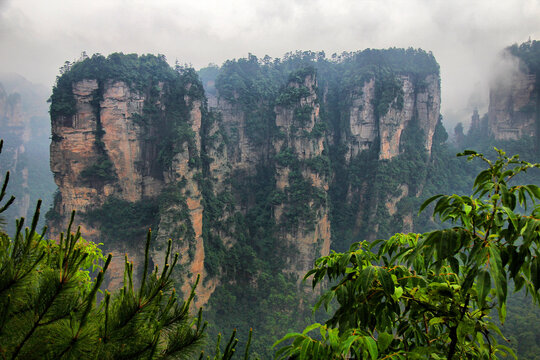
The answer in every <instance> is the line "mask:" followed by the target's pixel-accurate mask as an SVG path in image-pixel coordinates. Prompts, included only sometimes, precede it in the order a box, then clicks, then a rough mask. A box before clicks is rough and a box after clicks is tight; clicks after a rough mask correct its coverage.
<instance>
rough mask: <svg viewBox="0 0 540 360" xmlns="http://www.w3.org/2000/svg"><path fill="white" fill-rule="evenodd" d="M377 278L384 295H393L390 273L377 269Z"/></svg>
mask: <svg viewBox="0 0 540 360" xmlns="http://www.w3.org/2000/svg"><path fill="white" fill-rule="evenodd" d="M378 278H379V281H380V282H381V285H382V288H383V290H384V292H385V293H386V295H388V296H392V295H394V282H393V281H392V277H391V276H390V273H388V270H386V269H384V268H382V267H380V268H378Z"/></svg>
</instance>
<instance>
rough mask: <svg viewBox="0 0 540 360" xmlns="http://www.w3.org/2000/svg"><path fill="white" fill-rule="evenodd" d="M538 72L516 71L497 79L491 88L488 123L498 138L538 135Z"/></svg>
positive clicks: (510, 138) (508, 138)
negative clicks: (535, 73)
mask: <svg viewBox="0 0 540 360" xmlns="http://www.w3.org/2000/svg"><path fill="white" fill-rule="evenodd" d="M538 92H539V89H538V88H537V79H536V75H534V74H529V73H525V72H524V71H522V70H520V71H515V72H512V73H510V74H505V75H504V77H503V78H501V79H496V80H495V81H494V82H493V83H492V85H491V89H490V94H489V109H488V126H489V131H490V132H491V135H492V136H493V137H495V139H497V140H518V139H521V138H523V137H526V136H537V135H538V134H536V132H537V119H538V116H539V115H538V111H539V110H538V109H539V107H538V106H539V104H538V102H539V101H540V99H539V98H538Z"/></svg>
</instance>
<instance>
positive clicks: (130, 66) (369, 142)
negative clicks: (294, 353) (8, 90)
mask: <svg viewBox="0 0 540 360" xmlns="http://www.w3.org/2000/svg"><path fill="white" fill-rule="evenodd" d="M393 51H394V52H392V51H388V53H385V52H381V54H378V53H377V54H378V56H379V55H380V56H381V58H382V59H383V60H384V59H387V60H384V61H383V62H382V63H384V64H385V65H384V67H382V66H381V65H380V64H379V62H380V61H381V60H380V59H379V57H377V56H376V57H373V56H372V53H371V51H367V52H365V53H358V54H350V56H349V57H347V58H345V59H343V60H342V61H341V62H336V63H334V62H332V61H329V60H324V59H320V60H318V61H316V62H315V61H314V60H313V59H308V60H306V59H303V58H302V59H300V58H296V57H291V58H289V59H287V60H284V61H282V62H279V61H276V62H274V63H272V62H266V63H263V62H262V61H259V60H258V59H256V58H254V57H250V58H249V59H245V60H239V61H237V62H227V63H226V64H224V66H223V67H222V68H221V69H217V70H215V75H216V76H217V78H212V79H210V80H208V81H207V85H208V84H209V85H208V86H211V87H212V89H210V90H209V89H208V88H207V89H206V94H208V97H209V98H210V100H209V101H208V100H207V98H206V96H205V93H204V92H203V89H202V85H201V83H200V81H199V80H198V79H197V77H196V76H194V72H193V71H192V70H189V69H183V68H177V69H176V70H173V69H170V68H169V67H168V65H166V63H165V61H164V59H162V58H159V57H151V56H145V57H135V56H132V55H118V54H113V55H111V56H110V57H109V58H107V59H105V58H103V57H100V56H98V55H96V56H94V57H93V58H90V59H86V60H83V61H81V62H79V63H76V64H74V65H73V66H72V68H71V69H68V71H67V72H66V73H65V74H64V75H63V76H62V77H60V78H59V81H58V83H57V85H56V87H55V89H54V92H53V96H52V97H51V99H52V104H51V120H52V143H51V169H52V170H53V172H54V177H55V182H56V184H57V185H58V188H59V192H58V195H57V197H56V201H55V205H54V209H53V210H52V211H51V213H50V214H49V218H50V219H51V221H50V222H51V226H52V229H53V230H52V231H53V234H58V233H59V232H60V231H62V229H64V228H65V226H66V222H67V219H68V217H69V214H70V213H71V211H72V210H77V211H79V215H78V217H77V220H76V223H77V224H80V225H81V227H82V232H83V234H84V235H85V237H86V238H88V239H90V240H93V241H96V242H103V243H105V248H106V249H107V250H108V251H111V252H113V254H115V255H120V256H116V258H117V261H116V262H115V263H114V264H113V265H112V271H111V273H112V277H111V279H109V286H111V287H117V286H119V285H120V280H121V269H122V266H123V257H122V256H121V255H122V254H124V253H126V254H128V256H129V258H130V259H132V260H134V261H135V262H141V257H142V254H143V243H142V242H143V240H144V232H145V229H147V228H148V227H152V230H153V234H154V236H155V238H156V239H155V240H154V242H153V244H154V245H153V248H152V251H151V256H152V261H153V263H154V264H159V265H160V264H161V263H162V261H163V256H164V243H165V241H166V240H167V239H169V238H172V239H173V249H174V251H177V252H179V253H180V254H181V257H180V258H181V266H180V269H179V273H178V275H177V286H178V287H179V288H181V289H182V290H183V291H184V293H185V292H187V291H188V289H189V286H190V284H192V283H193V281H194V279H195V278H194V276H195V275H196V274H201V275H202V278H203V280H202V286H201V287H200V288H199V289H198V292H197V293H198V297H197V299H196V305H202V304H205V303H207V302H208V301H210V306H211V307H213V309H214V311H215V312H216V313H226V312H227V311H228V310H227V309H226V308H225V306H226V304H227V302H226V301H224V299H229V300H230V299H232V298H231V297H230V294H233V295H232V296H233V298H234V299H235V300H234V301H235V303H234V304H232V305H230V306H234V307H236V308H245V307H246V306H247V307H249V306H250V305H249V304H252V301H254V300H253V299H256V298H258V297H259V296H262V295H263V293H268V292H270V293H273V292H275V291H277V287H278V286H284V285H283V284H284V283H285V284H288V283H294V284H298V283H299V281H300V280H301V278H302V276H303V274H305V272H306V271H307V270H308V269H310V268H311V266H312V265H313V261H314V260H315V259H316V258H318V257H320V256H322V255H326V254H328V252H329V251H330V247H331V243H332V242H334V245H335V244H336V243H340V244H342V245H343V246H345V243H347V242H349V241H353V240H359V239H357V237H358V236H360V235H362V236H364V235H366V233H365V232H364V233H361V229H366V228H367V227H368V226H370V227H372V228H371V229H372V230H373V229H375V230H373V231H372V233H373V234H375V233H376V229H377V226H379V225H378V224H377V221H378V220H377V219H379V218H377V216H379V215H380V213H381V211H383V210H384V211H386V214H388V217H389V219H391V220H390V221H392V222H395V223H396V224H397V225H396V226H401V228H404V227H405V228H407V229H410V228H412V227H413V225H414V224H413V221H412V220H411V217H408V216H404V217H403V218H400V219H399V221H397V220H396V221H394V220H395V219H393V218H392V216H394V215H395V214H396V208H397V207H398V206H399V203H400V201H401V200H403V199H406V198H409V197H417V196H419V194H420V193H421V181H420V182H419V184H408V183H405V180H400V181H398V182H396V183H395V184H394V183H391V184H390V185H388V186H389V187H387V188H384V187H381V184H380V182H379V177H378V176H379V175H377V174H378V173H380V174H382V173H383V172H384V171H390V170H391V169H395V166H397V165H396V164H399V163H400V162H401V160H402V158H403V156H410V154H411V153H414V154H416V153H418V154H420V155H419V159H420V160H419V161H420V162H422V164H425V162H427V161H428V159H429V155H430V152H431V148H432V141H433V140H432V139H433V136H434V132H435V128H436V126H437V124H438V122H439V107H440V85H439V74H438V65H437V64H436V62H435V61H434V59H433V57H432V56H431V55H430V54H426V53H424V52H421V51H419V52H414V51H412V52H411V51H410V50H407V51H401V50H393ZM394 57H395V59H394ZM401 57H403V58H404V59H405V60H407V59H409V57H412V58H415V57H419V58H420V59H421V60H423V61H426V62H427V63H428V65H429V66H427V67H426V68H422V69H421V70H422V71H418V70H417V69H415V68H414V67H408V68H402V65H401V64H402V62H401V61H397V60H396V59H398V60H399V59H400V58H401ZM374 59H375V60H374ZM390 60H391V61H390ZM409 60H410V59H409ZM409 60H408V61H409ZM413 60H414V59H413ZM374 61H375V64H379V65H378V67H374V66H373V65H374V63H373V62H374ZM385 61H386V62H388V63H387V64H386V63H385ZM95 63H99V64H100V66H101V68H100V67H97V68H98V69H99V71H97V72H96V71H94V70H93V69H95V68H96V67H94V65H95ZM409 63H410V64H413V65H414V64H416V63H417V62H416V61H412V60H411V61H409ZM119 64H124V65H125V66H124V67H119ZM149 64H151V65H149ZM396 64H397V65H396ZM411 66H412V65H411ZM414 66H417V65H414ZM382 68H384V71H382V70H381V69H382ZM152 69H153V70H152ZM156 69H157V70H156ZM332 69H333V70H332ZM374 69H376V70H374ZM135 70H136V71H135ZM336 73H337V74H338V75H337V77H336V75H335V74H336ZM351 73H352V75H351ZM350 79H354V81H352V80H350ZM351 81H352V82H351ZM208 104H210V105H211V106H209V105H208ZM411 149H412V150H411ZM411 156H412V155H411ZM392 166H394V167H392ZM385 169H386V170H385ZM388 169H390V170H388ZM392 171H393V170H392ZM370 207H371V209H375V211H368V209H369V208H370ZM377 209H378V210H377ZM381 209H382V210H381ZM396 216H397V215H396ZM350 219H353V220H352V221H349V220H350ZM343 225H347V229H346V231H347V234H346V236H344V237H343V239H339V240H336V239H337V238H339V237H340V236H341V234H342V233H341V232H340V231H344V229H342V226H343ZM349 225H350V226H349ZM340 246H341V245H340ZM347 246H348V245H347ZM278 283H279V284H281V285H276V284H278ZM238 289H244V291H247V292H248V293H249V294H251V295H250V296H245V297H242V296H240V293H239V291H240V290H238ZM248 289H249V290H248ZM213 294H215V295H214V297H215V298H216V299H217V300H215V301H214V302H212V300H211V299H212V297H213ZM294 296H298V295H294ZM250 299H251V300H250ZM229 300H227V301H229ZM230 301H232V300H230ZM250 301H251V302H250ZM244 302H246V303H245V304H244ZM301 302H302V300H299V299H298V300H297V301H296V303H297V304H298V303H301ZM291 306H292V305H291ZM295 306H297V305H295ZM288 308H289V307H287V306H285V307H284V308H283V309H288ZM280 311H281V310H280ZM283 311H285V310H283ZM287 311H289V310H287ZM231 321H236V320H231Z"/></svg>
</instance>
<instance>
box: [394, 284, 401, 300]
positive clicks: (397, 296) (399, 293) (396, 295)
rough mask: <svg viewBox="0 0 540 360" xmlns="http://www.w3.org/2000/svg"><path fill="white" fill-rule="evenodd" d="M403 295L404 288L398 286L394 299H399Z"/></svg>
mask: <svg viewBox="0 0 540 360" xmlns="http://www.w3.org/2000/svg"><path fill="white" fill-rule="evenodd" d="M401 295H403V288H402V287H401V286H396V287H395V290H394V297H395V298H396V299H399V298H400V297H401Z"/></svg>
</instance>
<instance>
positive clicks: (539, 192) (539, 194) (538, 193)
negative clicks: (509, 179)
mask: <svg viewBox="0 0 540 360" xmlns="http://www.w3.org/2000/svg"><path fill="white" fill-rule="evenodd" d="M525 187H526V188H527V190H529V192H530V193H532V194H533V195H534V197H535V198H537V199H540V188H539V187H538V186H536V185H527V186H525ZM531 197H532V196H531Z"/></svg>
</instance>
